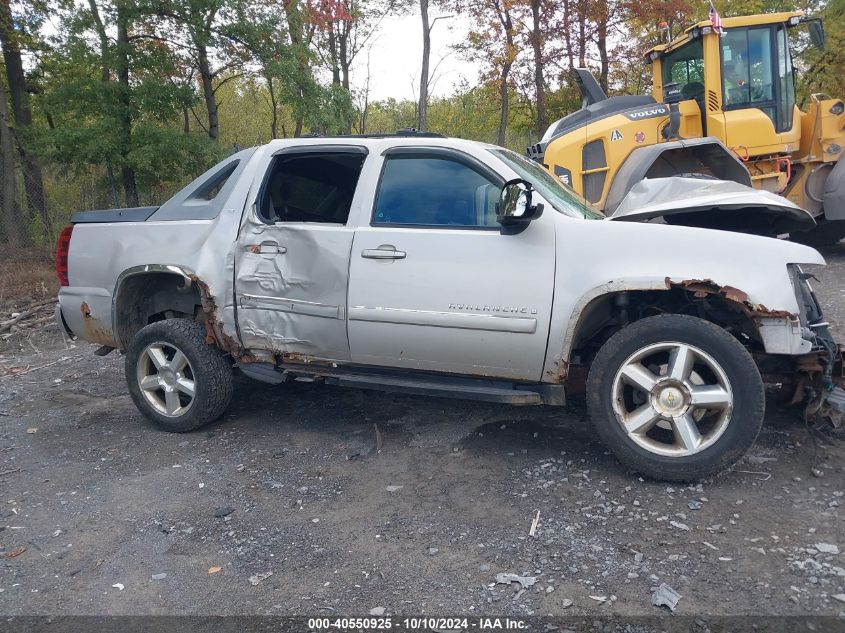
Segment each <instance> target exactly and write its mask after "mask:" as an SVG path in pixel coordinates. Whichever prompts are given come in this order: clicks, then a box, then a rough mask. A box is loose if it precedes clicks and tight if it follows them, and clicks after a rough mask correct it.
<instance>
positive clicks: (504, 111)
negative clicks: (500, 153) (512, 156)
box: [496, 61, 511, 145]
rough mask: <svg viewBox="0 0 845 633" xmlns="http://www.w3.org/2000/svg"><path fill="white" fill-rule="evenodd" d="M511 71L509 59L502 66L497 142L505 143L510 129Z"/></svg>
mask: <svg viewBox="0 0 845 633" xmlns="http://www.w3.org/2000/svg"><path fill="white" fill-rule="evenodd" d="M510 71H511V62H509V61H507V62H505V63H504V65H503V66H502V74H501V75H500V76H499V102H500V104H501V108H500V110H499V133H498V135H497V136H496V144H497V145H504V144H505V134H506V133H507V131H508V117H509V116H510V99H509V97H508V75H509V74H510Z"/></svg>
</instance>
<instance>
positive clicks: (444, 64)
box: [351, 13, 479, 101]
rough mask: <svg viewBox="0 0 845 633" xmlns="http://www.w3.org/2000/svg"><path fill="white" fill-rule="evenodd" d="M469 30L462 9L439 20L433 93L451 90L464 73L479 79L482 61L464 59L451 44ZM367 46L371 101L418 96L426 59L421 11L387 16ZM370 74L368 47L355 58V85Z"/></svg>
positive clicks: (434, 47) (433, 48)
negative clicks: (423, 57) (423, 51)
mask: <svg viewBox="0 0 845 633" xmlns="http://www.w3.org/2000/svg"><path fill="white" fill-rule="evenodd" d="M435 17H437V14H436V13H432V15H431V19H434V18H435ZM468 31H469V23H468V21H467V18H465V17H463V16H460V15H454V16H453V17H450V18H447V19H441V20H438V21H437V22H436V23H435V25H434V28H433V29H432V32H431V61H430V68H431V69H432V70H431V77H432V81H431V84H430V89H429V92H430V94H431V96H443V95H448V94H451V93H452V92H453V88H454V86H455V85H457V84H459V83H460V82H461V80H462V79H466V80H468V81H469V82H470V83H472V84H474V83H476V82H477V79H478V71H479V65H478V64H477V63H474V62H470V61H467V60H466V59H463V58H462V57H461V55H460V54H459V53H456V52H455V51H454V50H452V48H451V47H452V46H454V45H455V44H458V43H460V42H461V41H462V40H463V39H464V38H465V37H466V34H467V32H468ZM369 46H370V47H371V48H370V55H369V58H370V101H381V100H384V99H389V98H390V97H393V98H395V99H397V100H400V99H416V98H417V95H418V94H419V81H420V66H421V64H422V22H421V20H420V16H419V14H411V15H405V16H396V17H391V18H387V19H385V20H384V21H382V23H381V24H380V25H379V29H378V32H377V33H376V35H374V36H373V40H371V41H370V43H369ZM438 64H439V65H438ZM435 66H437V70H436V72H435V70H434V68H435ZM366 78H367V49H366V48H365V49H364V50H362V51H361V52H360V53H359V56H358V58H357V59H356V60H355V65H354V67H353V70H352V76H351V80H352V85H353V88H359V89H360V88H363V87H364V84H365V83H366Z"/></svg>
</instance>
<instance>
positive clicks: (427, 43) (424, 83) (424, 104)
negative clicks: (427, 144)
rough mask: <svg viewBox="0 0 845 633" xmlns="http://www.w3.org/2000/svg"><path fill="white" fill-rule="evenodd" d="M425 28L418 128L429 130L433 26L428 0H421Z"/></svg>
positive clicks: (422, 130)
mask: <svg viewBox="0 0 845 633" xmlns="http://www.w3.org/2000/svg"><path fill="white" fill-rule="evenodd" d="M420 13H421V14H422V28H423V57H422V69H421V70H420V100H419V106H418V108H417V129H418V130H420V131H421V132H425V131H426V130H428V60H429V56H430V55H431V27H430V26H429V23H428V0H420Z"/></svg>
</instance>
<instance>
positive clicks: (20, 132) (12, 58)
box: [0, 0, 51, 235]
mask: <svg viewBox="0 0 845 633" xmlns="http://www.w3.org/2000/svg"><path fill="white" fill-rule="evenodd" d="M0 44H2V47H3V59H4V61H5V63H6V75H7V77H8V80H9V95H10V96H11V100H12V116H13V118H14V126H12V125H11V122H10V121H8V120H7V121H6V124H7V129H10V130H14V135H13V137H14V140H15V142H16V144H17V148H18V153H19V154H20V158H21V168H22V170H23V181H24V190H25V193H26V200H27V207H28V209H29V214H30V216H31V217H32V218H36V217H37V218H40V220H41V223H42V227H43V229H44V232H45V234H46V235H49V234H50V230H51V226H50V219H49V217H48V215H47V202H46V198H45V196H44V178H43V176H42V174H41V165H40V164H39V163H38V159H37V158H36V157H35V156H34V155H32V154H30V153H29V152H28V151H27V145H28V144H29V142H30V140H31V139H30V135H31V133H32V110H31V109H30V107H29V94H28V93H27V90H26V77H25V76H24V72H23V61H22V59H21V50H20V46H19V45H18V42H17V34H16V33H15V31H14V25H13V24H12V13H11V10H10V8H9V0H0Z"/></svg>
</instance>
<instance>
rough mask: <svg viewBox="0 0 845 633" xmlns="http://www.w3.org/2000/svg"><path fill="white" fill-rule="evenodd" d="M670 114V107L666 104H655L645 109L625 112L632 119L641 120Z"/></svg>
mask: <svg viewBox="0 0 845 633" xmlns="http://www.w3.org/2000/svg"><path fill="white" fill-rule="evenodd" d="M667 114H669V108H667V107H666V106H655V107H651V108H646V109H644V110H634V111H633V112H625V116H626V117H628V118H629V119H630V120H631V121H640V120H642V119H653V118H655V117H659V116H666V115H667Z"/></svg>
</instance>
